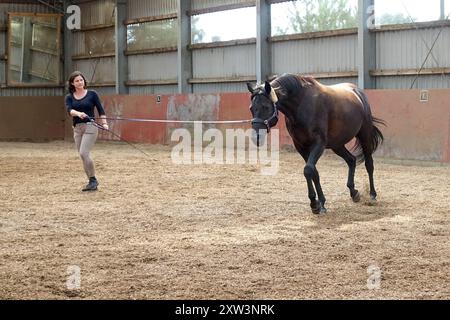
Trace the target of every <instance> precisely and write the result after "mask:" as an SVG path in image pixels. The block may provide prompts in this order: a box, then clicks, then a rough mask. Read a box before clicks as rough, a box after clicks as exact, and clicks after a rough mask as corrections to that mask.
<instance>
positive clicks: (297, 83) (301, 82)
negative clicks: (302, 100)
mask: <svg viewBox="0 0 450 320" xmlns="http://www.w3.org/2000/svg"><path fill="white" fill-rule="evenodd" d="M315 81H316V80H315V79H313V78H312V77H302V76H298V75H295V74H290V73H285V74H283V75H281V76H279V77H277V78H275V79H274V80H273V81H272V83H271V85H272V87H273V88H275V90H277V89H281V91H282V92H283V93H284V94H292V93H295V92H297V93H298V92H300V90H301V89H302V88H304V87H306V86H309V85H312V84H313V83H314V82H315Z"/></svg>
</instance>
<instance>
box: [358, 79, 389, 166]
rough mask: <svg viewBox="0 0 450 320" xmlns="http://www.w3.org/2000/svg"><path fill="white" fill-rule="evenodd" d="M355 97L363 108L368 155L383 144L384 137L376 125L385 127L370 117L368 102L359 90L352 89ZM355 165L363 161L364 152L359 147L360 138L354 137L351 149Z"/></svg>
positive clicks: (379, 120) (379, 121)
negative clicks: (354, 140)
mask: <svg viewBox="0 0 450 320" xmlns="http://www.w3.org/2000/svg"><path fill="white" fill-rule="evenodd" d="M353 91H354V92H355V93H356V95H357V96H358V97H359V98H360V99H361V101H362V104H363V108H364V116H365V118H364V122H363V127H364V126H365V127H366V128H368V130H369V137H368V139H367V140H368V141H366V142H365V144H364V145H365V149H366V152H367V153H369V154H373V153H374V152H375V150H377V148H378V147H379V146H380V145H381V143H383V140H384V136H383V133H382V132H381V130H380V129H379V128H378V127H377V126H376V124H379V125H383V126H386V122H385V121H383V120H381V119H379V118H376V117H374V116H372V111H371V110H370V104H369V100H368V99H367V96H366V94H365V93H364V92H363V91H362V90H361V89H359V88H355V89H353ZM352 151H353V153H354V155H355V157H356V161H357V163H361V162H363V161H364V151H363V149H362V146H361V141H360V137H358V136H357V137H356V143H355V145H354V147H353V149H352Z"/></svg>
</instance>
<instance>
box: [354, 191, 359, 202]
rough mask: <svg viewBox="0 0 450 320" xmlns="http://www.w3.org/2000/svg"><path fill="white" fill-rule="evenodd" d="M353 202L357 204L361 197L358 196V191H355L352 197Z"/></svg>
mask: <svg viewBox="0 0 450 320" xmlns="http://www.w3.org/2000/svg"><path fill="white" fill-rule="evenodd" d="M352 200H353V202H355V203H357V202H359V201H360V200H361V196H360V195H359V191H356V193H355V194H354V195H353V196H352Z"/></svg>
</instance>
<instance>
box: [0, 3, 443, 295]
mask: <svg viewBox="0 0 450 320" xmlns="http://www.w3.org/2000/svg"><path fill="white" fill-rule="evenodd" d="M335 2H336V1H330V3H335ZM337 2H339V1H337ZM337 2H336V3H337ZM341 2H342V3H343V4H344V5H343V6H340V7H339V8H340V9H339V8H335V9H333V8H334V5H330V6H329V10H338V9H339V10H344V11H345V12H344V13H345V14H348V15H349V17H353V20H351V19H345V21H346V22H348V21H350V22H348V23H349V24H344V23H343V22H342V21H340V20H339V19H338V18H336V19H337V20H336V19H335V20H336V21H334V22H333V21H330V22H329V23H330V25H321V24H312V25H314V26H315V28H314V29H313V30H311V29H308V28H307V26H305V25H303V24H302V23H303V22H304V21H305V20H307V19H314V17H313V16H314V15H313V14H308V13H302V14H304V16H302V17H303V19H299V20H295V19H290V18H289V17H295V16H296V15H295V13H296V12H297V13H299V12H304V10H302V8H303V7H304V5H305V1H302V0H297V1H280V0H270V1H264V0H255V1H244V0H213V1H200V0H187V1H185V0H169V1H167V0H164V1H163V0H157V1H150V0H129V1H123V0H98V1H94V0H78V1H75V0H72V1H70V0H64V1H63V0H60V1H57V0H54V1H19V0H15V1H2V2H1V3H0V115H1V116H0V243H1V246H0V299H2V300H17V299H18V300H37V299H39V300H41V299H44V300H47V299H57V300H66V299H70V300H72V299H74V300H79V299H81V300H94V299H95V300H97V299H101V300H104V299H108V300H109V299H120V300H134V299H139V300H141V299H142V300H310V299H321V300H323V299H326V300H328V299H338V300H353V299H357V300H360V299H370V300H385V299H401V300H406V299H420V300H448V299H449V298H450V246H449V243H450V197H449V190H450V102H449V101H450V50H449V48H450V40H449V39H450V21H449V15H450V1H447V0H430V1H428V2H427V4H424V3H422V2H417V4H413V3H416V2H415V1H407V2H405V3H406V6H407V9H408V10H406V8H405V6H402V5H401V3H402V1H390V2H389V4H386V2H383V1H382V0H343V1H341ZM397 2H398V5H397ZM386 6H390V7H386ZM416 6H419V7H418V8H416ZM420 6H422V7H420ZM432 6H434V7H432ZM425 7H426V10H431V11H432V12H430V16H429V17H428V16H426V17H421V16H419V15H418V13H420V12H422V13H423V12H424V11H426V10H425V9H424V8H425ZM308 8H309V9H310V10H311V11H313V10H320V8H319V7H318V6H317V5H312V6H310V7H308ZM342 8H345V9H342ZM373 8H375V13H374V10H373ZM396 10H398V12H397V11H396ZM402 10H404V11H402ZM383 12H387V13H385V14H384V15H383ZM395 13H398V14H397V15H396V14H395ZM289 15H290V16H289ZM328 15H329V16H336V17H342V16H343V15H338V14H337V13H336V12H334V11H332V12H329V14H328ZM223 17H225V20H224V21H228V24H229V21H230V17H233V20H234V21H235V24H236V28H237V32H236V33H235V34H228V32H231V31H232V29H233V28H234V26H229V25H227V28H226V29H227V30H224V29H225V26H224V25H223V24H222V25H221V27H218V26H217V25H218V24H219V25H220V21H222V20H221V19H223ZM389 18H390V19H389ZM394 18H396V19H398V20H395V19H394ZM392 19H394V20H392ZM214 22H215V23H214ZM225 31H227V32H225ZM221 32H223V33H221ZM74 71H80V72H81V74H82V75H83V77H81V78H83V79H84V81H85V83H84V87H83V84H81V87H77V84H76V82H75V81H74V82H73V83H72V82H70V81H68V80H69V77H70V75H71V74H72V72H74ZM285 73H290V74H295V75H298V76H308V79H312V78H314V79H315V80H316V81H318V82H319V83H321V86H331V85H335V84H339V83H351V84H354V85H356V86H357V87H359V88H361V89H362V90H363V91H364V93H365V95H366V96H367V100H368V101H369V103H370V108H371V113H372V115H373V117H376V118H378V119H381V120H383V122H384V125H383V124H377V125H376V126H377V128H378V129H379V130H380V131H381V133H382V135H383V137H384V140H383V142H382V143H381V144H380V145H379V146H378V148H377V149H376V151H375V152H374V153H373V160H374V161H373V163H374V174H373V177H374V185H375V188H376V192H377V197H376V200H374V199H372V197H371V195H370V193H369V192H370V189H371V188H370V183H369V178H368V171H367V170H366V165H365V163H364V162H363V163H361V164H359V165H358V166H357V167H356V173H355V188H356V189H357V190H359V194H360V199H359V201H358V202H355V201H353V200H352V197H351V196H350V192H349V188H348V187H347V184H348V182H347V179H348V174H349V167H348V165H347V163H346V162H345V161H344V160H343V159H342V158H341V157H339V156H338V155H336V154H335V153H334V152H333V151H332V150H330V149H327V150H325V152H324V153H323V155H322V156H321V157H320V159H319V160H318V162H317V165H316V169H317V170H316V171H317V173H318V175H317V177H318V176H319V175H320V184H321V186H322V190H323V194H324V196H325V197H326V204H325V206H326V209H327V210H326V213H320V214H317V213H313V212H312V210H311V206H310V199H309V196H308V193H309V192H308V185H307V180H306V178H305V177H306V175H307V174H306V172H307V170H306V166H305V160H304V159H303V158H302V156H300V154H299V153H298V152H297V151H296V148H298V145H297V147H296V146H295V145H296V143H295V142H294V141H293V139H292V138H291V135H290V132H291V130H288V128H287V127H288V125H289V123H291V124H292V121H291V120H289V119H292V118H290V117H291V115H290V114H289V113H287V112H286V113H287V114H285V112H283V111H284V109H283V103H284V102H283V100H282V98H280V100H278V101H274V100H273V96H270V95H264V93H263V94H262V95H263V96H264V97H265V98H264V97H262V96H261V97H260V96H258V97H256V98H255V97H254V96H255V94H254V93H253V94H252V95H251V94H250V92H249V89H248V87H247V83H248V82H249V83H251V85H252V86H255V84H262V87H258V88H260V89H258V90H263V91H264V83H265V81H268V83H269V82H270V81H274V79H277V77H279V76H280V75H283V74H285ZM77 78H80V76H77V77H76V78H75V79H77ZM315 80H314V81H315ZM311 81H313V80H311ZM67 82H69V84H71V85H72V87H74V88H75V89H74V91H73V92H72V93H69V90H70V86H68V83H67ZM338 87H339V88H340V86H338ZM305 88H306V87H302V88H301V90H307V89H305ZM327 88H328V87H327ZM330 88H336V87H330ZM86 89H87V90H88V91H87V92H88V93H86V97H87V95H88V94H89V92H94V93H96V94H97V95H98V97H99V101H100V103H99V104H100V108H99V107H98V106H96V108H95V116H94V117H91V118H82V115H80V112H82V111H81V109H80V110H77V108H78V107H77V106H79V105H82V102H81V101H82V100H83V99H85V98H79V99H78V98H77V94H78V93H79V92H83V90H86ZM327 90H328V89H327ZM329 90H334V89H329ZM276 91H277V90H275V92H276ZM277 94H278V97H281V94H282V92H281V91H278V93H275V95H277ZM66 95H68V97H72V100H68V98H67V97H66ZM355 97H356V98H357V96H356V95H355ZM356 98H355V99H356ZM261 99H272V102H273V106H272V107H271V108H273V110H274V111H272V110H271V113H270V114H272V113H273V116H272V117H275V116H276V117H277V119H278V122H277V123H276V124H275V125H274V126H272V127H270V128H269V125H268V124H267V123H268V122H267V121H266V122H265V123H266V125H267V137H266V138H267V139H266V140H265V141H263V142H264V143H263V144H262V145H260V146H259V148H257V147H256V146H255V144H254V139H252V137H254V135H253V134H254V133H255V131H253V129H254V127H255V122H256V120H255V119H259V118H258V116H255V115H254V114H253V113H254V112H255V108H256V107H257V104H258V101H261ZM358 99H359V98H358ZM85 100H87V98H86V99H85ZM68 101H69V102H68ZM71 101H73V102H71ZM358 101H360V100H358ZM71 103H73V105H71ZM76 103H78V104H76ZM361 104H362V102H361ZM250 106H252V108H251V109H249V107H250ZM277 108H278V109H277ZM92 110H94V109H92ZM102 110H103V111H104V116H103V117H102V115H103V113H102V112H101V111H102ZM277 110H279V111H280V113H279V114H278V113H277V112H276V111H277ZM69 112H70V113H71V115H70V114H69ZM319 116H321V117H322V116H327V115H322V114H321V115H319ZM75 118H76V119H81V120H86V123H75V124H76V125H75V128H73V125H74V122H73V121H74V119H75ZM286 118H288V119H287V120H286ZM252 119H253V120H252ZM295 119H296V118H295ZM263 120H267V118H262V120H261V123H263ZM77 121H78V120H77ZM294 122H295V121H294ZM103 123H107V126H104V125H103ZM287 123H288V124H287ZM83 125H84V126H86V128H92V130H94V129H95V130H97V131H98V132H99V133H98V137H97V139H96V141H95V142H94V144H93V146H92V149H91V151H90V155H89V157H90V158H91V160H92V163H93V165H94V167H95V176H96V179H97V180H96V181H97V182H98V186H96V188H95V189H96V190H88V191H82V189H83V188H85V186H86V184H87V183H88V178H89V177H90V176H89V174H88V173H87V172H90V171H89V170H90V169H89V168H88V167H86V163H88V162H87V161H88V160H86V158H85V155H84V153H82V152H81V150H82V149H83V148H84V146H85V145H84V142H83V141H82V142H81V147H80V150H78V149H77V147H76V146H77V142H76V141H77V140H76V138H75V139H74V131H76V130H77V127H81V126H83ZM252 128H253V129H252ZM87 130H88V129H86V133H85V134H84V135H88V133H87ZM296 130H299V132H306V131H305V130H304V127H301V126H300V127H298V128H297V129H296ZM328 130H329V131H331V130H332V128H331V127H330V128H328ZM333 130H334V129H333ZM263 131H264V130H263ZM77 132H78V131H77ZM291 133H292V132H291ZM305 134H306V133H305ZM91 136H92V135H91ZM354 143H355V139H352V140H351V141H348V142H347V143H346V148H347V149H349V150H353V149H352V146H353V145H354ZM352 152H354V151H352ZM366 158H367V157H366ZM308 163H309V162H308ZM86 168H88V169H86ZM90 183H91V180H89V184H90ZM89 184H88V185H89ZM313 186H314V188H315V189H316V191H317V184H316V181H315V180H314V185H313ZM318 193H319V192H318Z"/></svg>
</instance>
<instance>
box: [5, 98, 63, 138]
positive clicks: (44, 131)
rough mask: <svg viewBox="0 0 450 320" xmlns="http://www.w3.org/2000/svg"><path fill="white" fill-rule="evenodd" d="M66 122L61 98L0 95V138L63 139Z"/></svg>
mask: <svg viewBox="0 0 450 320" xmlns="http://www.w3.org/2000/svg"><path fill="white" fill-rule="evenodd" d="M65 125H66V118H65V111H64V98H63V97H28V96H24V97H1V96H0V140H16V141H44V140H55V139H63V138H64V127H65Z"/></svg>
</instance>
